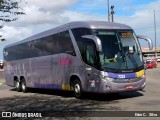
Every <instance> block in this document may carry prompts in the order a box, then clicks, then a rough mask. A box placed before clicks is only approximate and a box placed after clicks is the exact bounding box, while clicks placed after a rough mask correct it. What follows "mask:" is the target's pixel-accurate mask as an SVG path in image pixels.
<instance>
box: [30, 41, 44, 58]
mask: <svg viewBox="0 0 160 120" xmlns="http://www.w3.org/2000/svg"><path fill="white" fill-rule="evenodd" d="M44 48H45V45H44V40H43V38H42V39H38V40H34V41H32V42H31V43H30V54H31V57H39V56H43V55H44Z"/></svg>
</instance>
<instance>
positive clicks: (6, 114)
mask: <svg viewBox="0 0 160 120" xmlns="http://www.w3.org/2000/svg"><path fill="white" fill-rule="evenodd" d="M11 115H12V113H11V112H2V117H12V116H11Z"/></svg>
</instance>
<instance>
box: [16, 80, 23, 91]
mask: <svg viewBox="0 0 160 120" xmlns="http://www.w3.org/2000/svg"><path fill="white" fill-rule="evenodd" d="M15 87H16V90H17V92H21V88H22V86H21V83H20V82H19V81H18V80H15Z"/></svg>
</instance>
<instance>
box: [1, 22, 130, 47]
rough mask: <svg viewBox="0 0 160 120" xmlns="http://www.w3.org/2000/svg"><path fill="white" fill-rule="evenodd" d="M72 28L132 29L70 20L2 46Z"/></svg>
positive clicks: (111, 24) (114, 24)
mask: <svg viewBox="0 0 160 120" xmlns="http://www.w3.org/2000/svg"><path fill="white" fill-rule="evenodd" d="M74 28H91V29H110V30H112V29H114V30H116V29H117V30H120V29H127V30H128V29H132V28H131V27H130V26H128V25H125V24H120V23H115V22H114V23H113V22H106V21H76V22H70V23H67V24H64V25H61V26H59V27H55V28H52V29H50V30H47V31H44V32H41V33H39V34H36V35H33V36H31V37H28V38H26V39H24V40H22V41H19V42H16V43H13V44H10V45H7V46H5V47H4V48H7V47H10V46H13V45H18V44H21V43H24V42H27V41H31V40H35V39H39V38H42V37H46V36H49V35H52V34H55V33H58V32H62V31H66V30H69V29H74Z"/></svg>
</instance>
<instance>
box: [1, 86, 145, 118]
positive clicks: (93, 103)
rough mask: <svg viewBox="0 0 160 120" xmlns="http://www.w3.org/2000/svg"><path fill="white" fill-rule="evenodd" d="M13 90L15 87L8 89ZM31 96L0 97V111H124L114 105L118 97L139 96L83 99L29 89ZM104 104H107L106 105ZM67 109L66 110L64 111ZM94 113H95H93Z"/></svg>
mask: <svg viewBox="0 0 160 120" xmlns="http://www.w3.org/2000/svg"><path fill="white" fill-rule="evenodd" d="M10 91H13V92H15V89H10ZM29 93H35V94H34V95H31V96H14V97H9V98H2V99H0V111H11V112H20V113H22V112H43V113H44V114H47V115H49V116H58V117H60V116H67V117H68V116H70V117H71V116H77V115H78V116H82V117H83V116H86V114H89V113H88V112H83V111H95V110H96V111H97V110H98V111H124V109H122V108H121V107H119V106H118V105H116V103H118V102H119V101H118V100H120V99H127V98H132V97H139V96H142V95H143V94H141V93H139V92H125V93H120V94H107V95H106V94H89V93H88V94H85V97H84V99H82V100H79V99H76V98H74V95H73V93H72V92H64V91H56V90H47V89H29ZM106 105H108V106H107V107H106ZM66 111H67V112H66ZM93 114H95V113H93Z"/></svg>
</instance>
